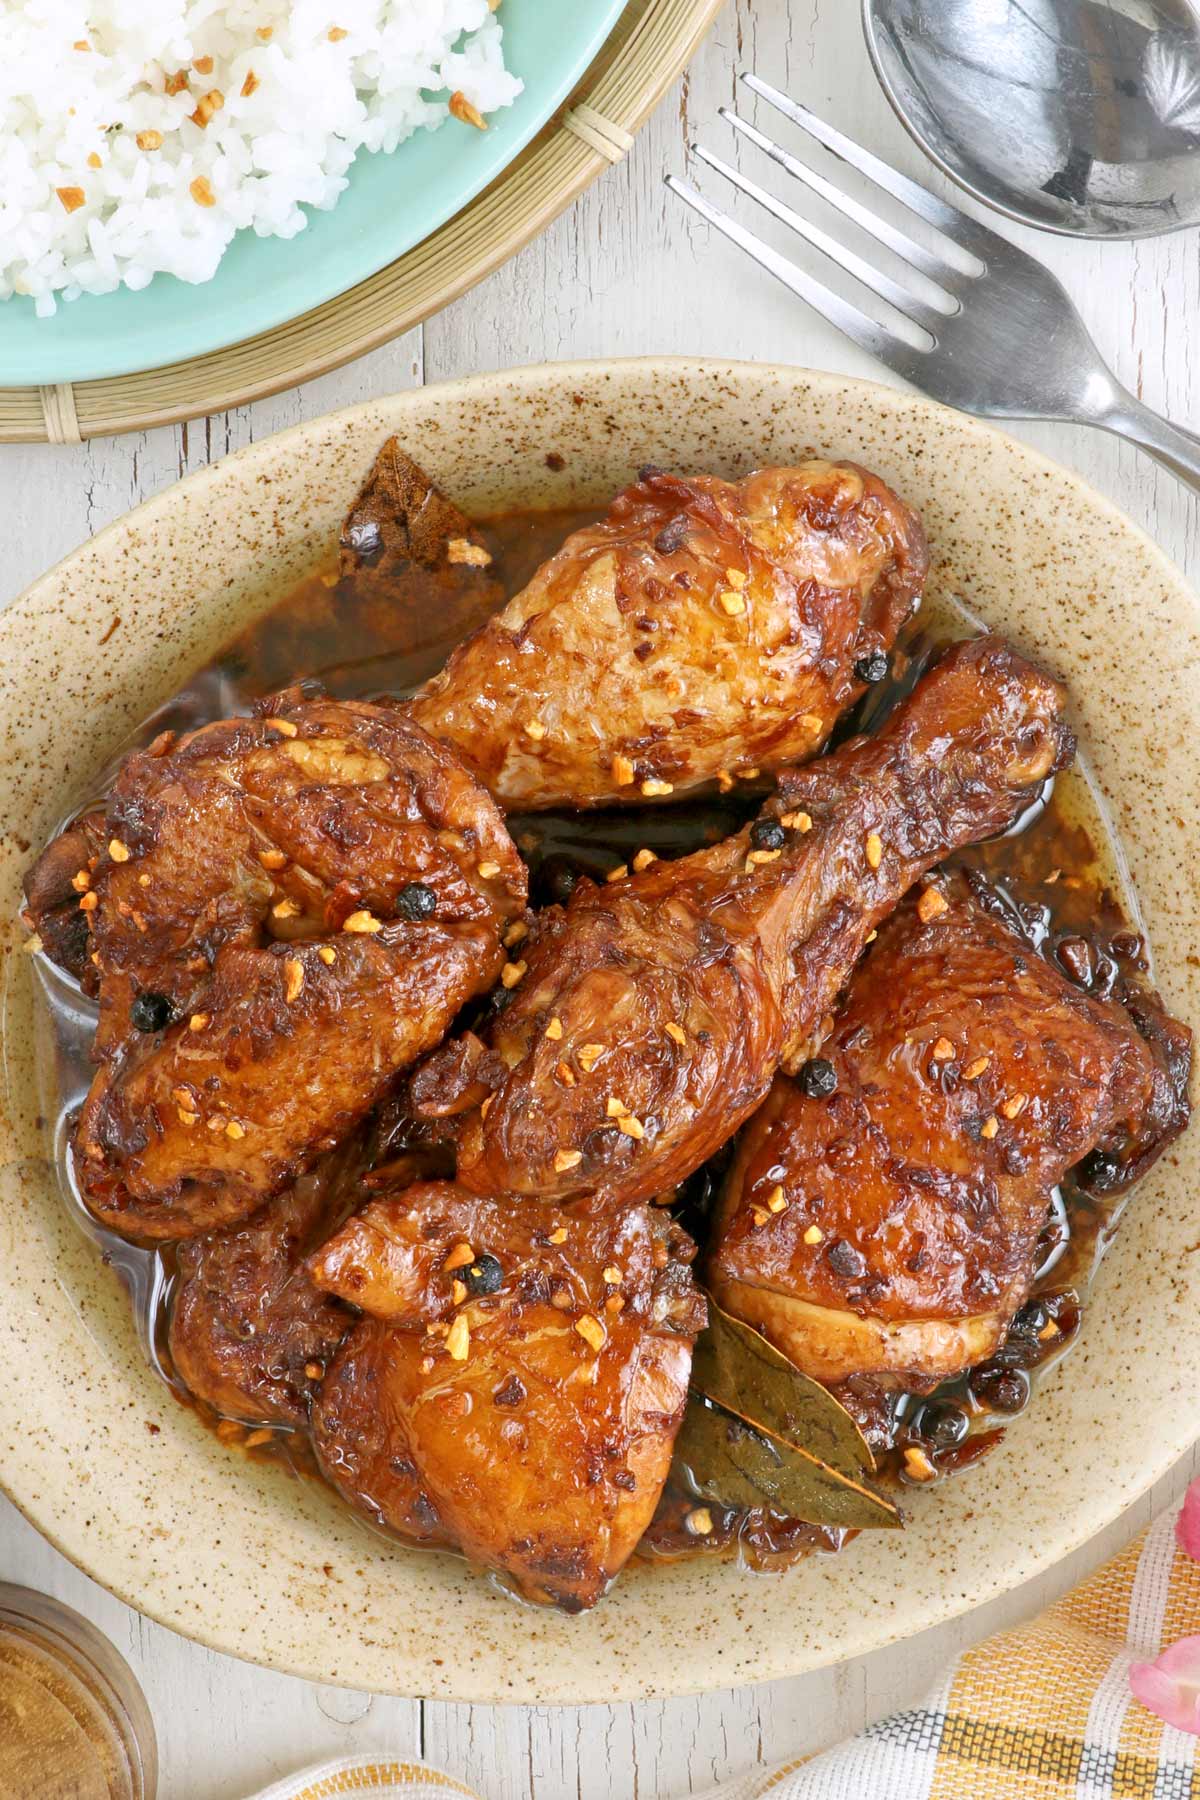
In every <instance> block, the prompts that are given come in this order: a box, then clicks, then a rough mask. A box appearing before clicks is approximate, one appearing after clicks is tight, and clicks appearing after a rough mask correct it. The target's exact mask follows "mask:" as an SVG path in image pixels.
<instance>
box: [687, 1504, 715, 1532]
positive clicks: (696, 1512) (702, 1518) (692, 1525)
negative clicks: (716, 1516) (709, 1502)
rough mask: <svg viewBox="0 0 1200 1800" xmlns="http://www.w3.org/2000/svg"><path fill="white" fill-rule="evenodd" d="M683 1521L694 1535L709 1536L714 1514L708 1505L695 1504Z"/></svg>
mask: <svg viewBox="0 0 1200 1800" xmlns="http://www.w3.org/2000/svg"><path fill="white" fill-rule="evenodd" d="M683 1522H684V1525H685V1526H686V1527H687V1529H688V1530H689V1531H690V1532H691V1534H692V1536H693V1537H707V1536H708V1535H709V1533H710V1532H711V1530H712V1528H713V1518H712V1514H711V1513H710V1512H709V1510H708V1508H707V1506H693V1508H692V1510H691V1512H690V1513H689V1514H688V1516H687V1518H686V1519H685V1520H684V1521H683Z"/></svg>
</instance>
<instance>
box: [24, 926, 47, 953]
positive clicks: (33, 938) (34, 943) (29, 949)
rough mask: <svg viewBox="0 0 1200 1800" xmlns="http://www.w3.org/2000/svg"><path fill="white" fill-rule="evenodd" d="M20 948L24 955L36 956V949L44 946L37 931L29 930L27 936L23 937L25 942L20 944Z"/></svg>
mask: <svg viewBox="0 0 1200 1800" xmlns="http://www.w3.org/2000/svg"><path fill="white" fill-rule="evenodd" d="M21 948H22V950H24V952H25V954H26V956H36V955H37V954H38V951H39V950H41V949H43V948H44V946H43V944H42V940H41V938H40V937H39V936H38V934H37V932H36V931H31V932H30V934H29V936H28V937H27V938H26V939H25V942H24V943H23V944H22V946H21Z"/></svg>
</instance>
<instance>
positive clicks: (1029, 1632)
mask: <svg viewBox="0 0 1200 1800" xmlns="http://www.w3.org/2000/svg"><path fill="white" fill-rule="evenodd" d="M1174 1527H1175V1515H1174V1514H1173V1513H1172V1514H1168V1515H1167V1516H1166V1517H1164V1518H1162V1519H1160V1520H1159V1521H1158V1522H1157V1523H1156V1524H1155V1525H1153V1526H1152V1527H1151V1528H1150V1530H1149V1531H1148V1532H1145V1533H1144V1534H1143V1535H1142V1536H1141V1537H1140V1538H1138V1539H1137V1540H1136V1541H1135V1542H1134V1543H1132V1544H1131V1545H1130V1546H1129V1547H1128V1549H1126V1550H1124V1551H1123V1552H1122V1553H1121V1555H1120V1556H1117V1557H1114V1558H1113V1560H1112V1561H1111V1562H1108V1563H1106V1564H1105V1565H1104V1566H1103V1568H1101V1569H1099V1570H1097V1572H1096V1573H1095V1574H1094V1575H1093V1576H1091V1577H1090V1578H1089V1579H1088V1580H1087V1581H1085V1582H1084V1583H1083V1584H1082V1585H1081V1586H1080V1587H1077V1588H1076V1589H1074V1591H1073V1592H1072V1593H1070V1594H1067V1595H1066V1596H1065V1597H1064V1598H1063V1599H1062V1600H1059V1601H1058V1602H1057V1603H1056V1604H1055V1605H1054V1606H1052V1607H1050V1608H1049V1610H1048V1611H1047V1612H1044V1613H1042V1614H1041V1615H1040V1616H1039V1617H1038V1618H1036V1619H1034V1620H1032V1621H1031V1622H1030V1623H1029V1624H1028V1625H1022V1626H1019V1627H1018V1628H1017V1629H1016V1630H1014V1631H1006V1632H1002V1633H1000V1634H999V1635H998V1636H996V1637H992V1638H988V1639H986V1640H985V1641H984V1642H983V1643H982V1644H978V1645H976V1647H975V1648H974V1649H973V1650H968V1651H967V1652H966V1653H965V1654H964V1655H963V1656H962V1657H960V1658H959V1660H958V1661H957V1663H955V1664H954V1665H953V1667H952V1668H950V1669H949V1670H948V1671H947V1673H946V1675H945V1676H944V1677H943V1679H942V1680H941V1681H940V1682H939V1684H938V1686H937V1688H936V1690H935V1691H934V1692H933V1693H932V1694H931V1695H930V1696H928V1698H927V1699H926V1701H925V1703H924V1704H923V1705H921V1706H918V1707H914V1708H912V1709H910V1710H909V1711H907V1712H901V1713H895V1714H893V1715H892V1717H891V1718H888V1719H883V1720H881V1721H880V1722H879V1724H877V1725H872V1726H871V1727H869V1729H868V1730H866V1731H865V1732H863V1733H862V1734H861V1735H860V1736H859V1737H856V1738H851V1739H849V1740H848V1741H847V1742H846V1743H844V1744H839V1745H838V1746H837V1748H836V1749H833V1750H828V1751H825V1752H824V1753H823V1754H822V1755H820V1756H815V1757H811V1758H809V1759H807V1760H801V1761H797V1762H791V1763H788V1764H786V1765H784V1766H783V1767H782V1768H777V1769H772V1770H770V1771H769V1772H764V1771H762V1770H761V1769H759V1770H756V1771H754V1772H753V1773H752V1774H749V1775H746V1776H744V1777H742V1778H741V1779H740V1780H737V1781H734V1782H732V1783H727V1784H726V1785H724V1786H722V1787H720V1788H715V1789H713V1790H712V1792H711V1794H709V1795H707V1796H705V1800H763V1797H764V1796H769V1797H770V1800H1200V1774H1198V1772H1197V1768H1196V1744H1197V1740H1196V1738H1195V1737H1193V1736H1191V1735H1190V1734H1188V1733H1185V1732H1182V1731H1179V1730H1177V1729H1176V1728H1175V1727H1174V1726H1171V1725H1164V1724H1163V1722H1162V1721H1161V1720H1160V1719H1158V1718H1156V1717H1155V1716H1154V1714H1153V1713H1151V1712H1148V1711H1147V1710H1146V1708H1145V1707H1143V1706H1141V1705H1139V1703H1138V1702H1137V1701H1136V1700H1135V1699H1134V1698H1133V1697H1132V1695H1131V1693H1130V1689H1129V1668H1130V1665H1131V1663H1134V1662H1141V1661H1145V1660H1148V1659H1152V1658H1153V1657H1155V1656H1157V1655H1158V1653H1159V1651H1160V1650H1162V1649H1163V1648H1164V1647H1165V1646H1166V1645H1168V1644H1171V1643H1174V1642H1175V1641H1176V1640H1177V1639H1178V1638H1181V1637H1185V1636H1189V1635H1191V1634H1193V1633H1200V1566H1198V1565H1197V1564H1196V1563H1194V1562H1193V1561H1191V1559H1190V1558H1189V1557H1187V1556H1185V1555H1184V1554H1183V1553H1182V1551H1180V1550H1179V1549H1178V1547H1177V1545H1176V1542H1175V1530H1174ZM612 1792H613V1795H614V1800H623V1795H622V1790H621V1788H620V1783H619V1778H617V1777H616V1775H615V1774H614V1782H613V1788H612ZM342 1794H374V1795H376V1796H381V1795H386V1796H389V1800H401V1797H403V1800H435V1797H436V1796H447V1795H470V1794H471V1790H470V1789H468V1788H465V1787H463V1786H461V1785H460V1784H459V1783H458V1782H456V1781H453V1780H451V1778H450V1777H449V1776H446V1775H440V1774H438V1773H437V1772H436V1771H434V1770H432V1769H424V1768H419V1767H417V1766H415V1765H411V1764H407V1763H394V1762H371V1761H369V1760H363V1761H357V1762H355V1761H349V1762H345V1763H339V1764H331V1765H329V1766H328V1767H326V1768H324V1769H321V1770H313V1771H311V1772H310V1773H309V1774H308V1775H304V1776H299V1777H297V1778H296V1779H295V1780H294V1781H292V1782H284V1783H281V1784H279V1786H277V1787H274V1788H271V1789H269V1790H268V1791H267V1792H266V1793H265V1794H262V1795H259V1796H256V1800H327V1797H329V1796H333V1795H342ZM476 1800H478V1797H476Z"/></svg>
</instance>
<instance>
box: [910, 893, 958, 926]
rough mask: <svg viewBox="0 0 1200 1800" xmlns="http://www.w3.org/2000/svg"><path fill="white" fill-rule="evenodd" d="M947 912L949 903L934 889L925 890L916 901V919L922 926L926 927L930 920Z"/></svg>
mask: <svg viewBox="0 0 1200 1800" xmlns="http://www.w3.org/2000/svg"><path fill="white" fill-rule="evenodd" d="M949 911H950V902H949V901H948V900H947V899H946V897H945V895H944V894H941V893H939V892H938V890H937V888H935V887H927V888H925V889H924V891H923V892H922V894H921V897H920V899H919V900H918V901H917V917H918V919H920V921H921V923H922V925H928V924H929V921H930V920H931V919H936V918H939V917H940V916H941V914H942V913H944V912H949Z"/></svg>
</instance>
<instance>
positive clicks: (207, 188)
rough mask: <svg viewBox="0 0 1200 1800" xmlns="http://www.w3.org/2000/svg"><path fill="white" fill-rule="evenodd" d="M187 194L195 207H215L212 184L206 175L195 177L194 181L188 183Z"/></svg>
mask: <svg viewBox="0 0 1200 1800" xmlns="http://www.w3.org/2000/svg"><path fill="white" fill-rule="evenodd" d="M188 193H189V194H190V195H191V196H192V199H193V200H194V201H195V202H196V205H197V206H215V205H216V204H217V196H216V195H215V194H214V193H213V190H212V182H211V181H210V180H209V179H208V176H207V175H197V177H196V179H195V181H191V182H189V183H188Z"/></svg>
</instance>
